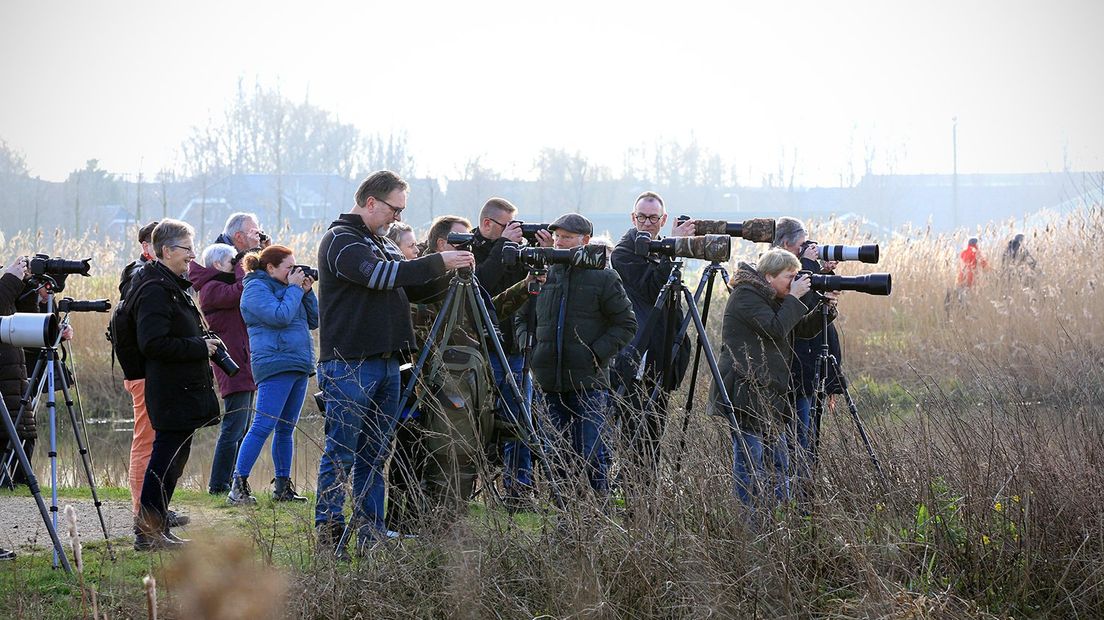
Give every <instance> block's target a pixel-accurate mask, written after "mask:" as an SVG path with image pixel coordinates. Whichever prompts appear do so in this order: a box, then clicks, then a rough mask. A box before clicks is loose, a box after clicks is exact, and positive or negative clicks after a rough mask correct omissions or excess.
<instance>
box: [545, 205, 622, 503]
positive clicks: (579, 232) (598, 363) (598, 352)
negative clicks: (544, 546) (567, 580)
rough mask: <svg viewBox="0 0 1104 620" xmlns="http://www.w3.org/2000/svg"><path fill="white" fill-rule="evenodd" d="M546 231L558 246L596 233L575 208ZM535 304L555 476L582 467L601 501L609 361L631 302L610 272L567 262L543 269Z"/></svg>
mask: <svg viewBox="0 0 1104 620" xmlns="http://www.w3.org/2000/svg"><path fill="white" fill-rule="evenodd" d="M551 229H552V234H553V238H554V240H555V247H557V248H560V249H570V248H574V247H578V246H581V245H585V244H586V243H588V242H589V241H590V236H591V234H592V233H593V232H594V229H593V226H592V225H591V223H590V220H588V219H587V218H585V217H583V216H581V215H579V214H578V213H568V214H567V215H563V216H561V217H560V218H559V219H557V220H556V221H555V222H553V224H552V226H551ZM536 302H537V307H536V319H537V320H536V324H537V332H536V345H535V346H534V350H533V362H532V366H533V376H534V378H535V379H536V381H537V383H538V384H539V385H540V386H541V389H542V390H544V393H545V398H546V400H547V403H548V417H549V420H550V422H551V424H552V426H553V427H554V429H555V431H556V433H557V434H558V437H557V441H558V445H559V446H560V447H559V448H558V449H557V450H556V453H557V454H556V455H554V456H553V459H554V460H555V462H556V469H557V470H558V471H559V475H560V477H561V478H567V476H569V475H571V474H569V473H568V467H569V466H570V468H571V469H572V470H574V471H575V473H581V472H579V470H580V469H585V472H586V478H587V479H588V481H589V483H590V486H591V488H592V489H593V490H594V491H595V492H596V493H597V494H598V495H599V497H601V498H605V496H606V495H607V494H608V492H609V479H608V475H609V466H610V460H611V455H610V452H609V448H608V441H609V437H608V435H609V431H610V427H609V424H608V422H607V413H608V412H607V409H608V408H609V385H610V381H609V364H610V360H612V359H613V357H614V356H615V355H616V354H617V353H618V351H620V350H621V349H622V348H623V347H624V346H625V345H626V344H628V342H629V340H630V339H631V338H632V335H633V332H634V331H635V330H636V318H635V317H634V315H633V311H632V304H631V303H630V302H629V298H628V296H627V295H626V294H625V289H624V287H622V285H621V278H620V277H618V275H617V272H616V271H614V270H612V269H579V268H574V267H570V266H566V265H552V266H551V267H550V268H549V270H548V280H547V282H546V283H545V285H544V288H543V290H542V291H541V294H540V295H538V296H537V299H536ZM567 446H571V447H570V448H567ZM580 462H582V463H585V467H580V464H581V463H580ZM569 464H571V465H569ZM557 499H558V500H559V501H562V500H563V499H564V498H557Z"/></svg>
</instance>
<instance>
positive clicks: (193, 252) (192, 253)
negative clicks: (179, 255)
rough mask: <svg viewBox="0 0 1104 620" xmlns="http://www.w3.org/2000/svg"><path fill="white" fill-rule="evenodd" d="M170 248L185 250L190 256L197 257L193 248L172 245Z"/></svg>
mask: <svg viewBox="0 0 1104 620" xmlns="http://www.w3.org/2000/svg"><path fill="white" fill-rule="evenodd" d="M169 247H170V248H176V249H178V250H184V251H185V252H187V253H188V254H191V255H192V256H195V250H193V249H192V248H190V247H188V246H186V245H170V246H169Z"/></svg>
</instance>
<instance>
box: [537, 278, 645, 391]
mask: <svg viewBox="0 0 1104 620" xmlns="http://www.w3.org/2000/svg"><path fill="white" fill-rule="evenodd" d="M536 306H537V307H536V315H537V334H536V344H535V345H534V346H533V363H532V368H533V378H534V379H536V381H537V383H538V384H539V385H540V387H541V389H542V390H544V391H545V392H577V391H583V390H593V389H608V388H609V363H610V360H611V359H612V358H613V356H614V355H617V353H618V352H619V351H621V349H623V348H624V347H625V345H626V344H628V343H629V340H631V339H632V335H633V333H634V332H635V331H636V317H635V316H634V315H633V311H632V304H631V303H629V298H628V296H627V295H625V289H624V287H623V286H622V285H621V278H620V277H618V275H617V272H616V271H614V270H612V269H577V268H574V267H566V266H564V265H552V266H551V267H550V268H549V269H548V281H547V282H546V283H545V285H544V288H543V289H542V290H541V293H540V295H537V298H536ZM561 309H562V311H563V321H562V322H561V321H560V312H561Z"/></svg>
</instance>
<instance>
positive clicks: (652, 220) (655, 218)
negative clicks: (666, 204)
mask: <svg viewBox="0 0 1104 620" xmlns="http://www.w3.org/2000/svg"><path fill="white" fill-rule="evenodd" d="M633 219H635V220H636V223H637V224H643V223H644V222H647V223H649V224H658V223H659V220H661V219H663V216H662V215H644V214H643V213H636V214H633Z"/></svg>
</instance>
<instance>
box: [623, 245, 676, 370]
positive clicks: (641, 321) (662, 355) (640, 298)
mask: <svg viewBox="0 0 1104 620" xmlns="http://www.w3.org/2000/svg"><path fill="white" fill-rule="evenodd" d="M637 234H638V233H637V230H636V228H630V229H629V231H628V232H627V233H625V236H624V237H622V238H621V241H619V242H618V243H617V247H615V248H613V255H612V256H611V257H610V262H611V263H612V264H613V269H614V270H615V271H616V272H617V274H618V275H619V276H621V282H622V284H624V285H625V292H626V293H627V294H628V296H629V301H631V302H632V309H633V314H635V315H636V328H637V335H636V336H635V337H634V340H635V339H636V337H641V338H642V340H641V341H640V343H639V345H638V350H637V351H636V353H637V354H638V355H639V356H643V355H644V353H645V352H647V358H646V361H645V367H646V371H645V375H644V376H645V377H650V378H652V379H653V380H658V379H659V377H660V374H661V373H662V372H663V370H664V369H666V368H667V367H668V365H669V363H668V358H669V357H671V351H670V350H667V349H666V347H664V346H663V341H664V340H665V339H666V334H667V325H668V322H672V323H674V324H675V325H676V329H677V328H678V326H681V324H682V320H683V312H682V300H681V299H680V300H679V305H678V307H677V309H676V310H675V312H674V313H670V314H672V316H667V315H668V314H669V313H668V311H667V309H666V308H664V309H663V310H662V311H661V316H660V317H659V318H658V319H657V320H656V321H655V323H654V324H653V327H652V328H651V333H650V334H646V335H644V336H641V335H640V333H639V331H640V330H642V329H644V327H645V325H646V324H647V322H648V317H649V316H651V314H652V310H654V309H655V303H656V299H657V298H658V297H659V291H660V289H662V288H663V285H664V284H666V283H667V278H668V277H670V275H671V271H672V270H673V269H674V266H675V265H674V263H673V262H671V259H670V258H667V257H663V258H658V259H656V258H652V257H650V256H640V255H638V254H637V253H636V250H635V247H636V236H637ZM690 348H691V346H690V338H689V337H686V336H683V339H682V345H681V346H680V347H679V352H678V357H677V358H676V359H675V364H674V384H673V385H667V386H664V387H665V389H669V390H673V389H675V388H676V387H678V384H679V383H681V382H682V377H683V375H685V374H686V368H687V367H688V366H689V365H690ZM631 361H632V360H628V359H625V358H624V357H619V358H618V359H617V360H616V361H615V362H614V371H615V373H616V374H617V375H619V376H623V375H624V374H626V373H631V372H633V370H634V369H633V368H632V367H631V366H633V364H632V363H630V362H631Z"/></svg>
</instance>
